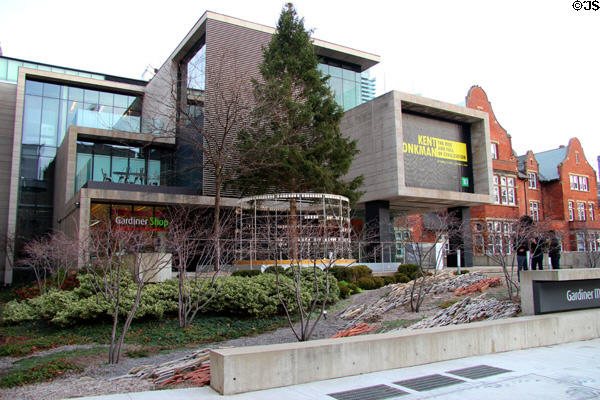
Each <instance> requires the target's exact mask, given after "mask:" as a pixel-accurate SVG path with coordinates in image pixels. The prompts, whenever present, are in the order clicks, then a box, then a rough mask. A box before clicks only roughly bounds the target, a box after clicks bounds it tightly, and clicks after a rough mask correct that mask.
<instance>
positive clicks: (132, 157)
mask: <svg viewBox="0 0 600 400" xmlns="http://www.w3.org/2000/svg"><path fill="white" fill-rule="evenodd" d="M172 167H173V166H172V156H171V152H169V151H167V150H163V149H160V148H152V147H150V148H148V147H147V148H142V147H136V146H123V145H116V144H108V143H92V142H83V141H79V142H77V171H76V178H75V191H77V190H79V189H80V188H81V187H82V186H83V185H84V184H85V183H86V182H88V181H90V180H91V181H100V182H102V181H103V182H116V183H130V184H137V185H154V186H158V185H168V184H169V182H168V176H169V173H170V172H172Z"/></svg>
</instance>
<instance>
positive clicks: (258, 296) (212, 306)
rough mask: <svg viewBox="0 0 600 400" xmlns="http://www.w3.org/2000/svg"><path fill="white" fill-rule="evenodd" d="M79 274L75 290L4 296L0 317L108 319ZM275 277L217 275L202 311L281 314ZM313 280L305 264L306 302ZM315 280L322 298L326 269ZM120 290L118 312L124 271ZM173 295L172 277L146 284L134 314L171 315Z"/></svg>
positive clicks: (132, 289) (126, 283) (130, 293)
mask: <svg viewBox="0 0 600 400" xmlns="http://www.w3.org/2000/svg"><path fill="white" fill-rule="evenodd" d="M287 275H288V274H281V275H279V279H280V282H281V284H282V285H281V287H283V288H285V287H286V286H290V285H293V282H292V280H291V278H290V277H289V276H287ZM78 278H79V281H80V286H79V287H77V288H75V289H74V290H71V291H65V290H51V291H50V292H48V293H47V294H44V295H42V296H38V297H35V298H33V299H29V300H24V301H17V300H13V301H10V302H8V303H7V304H6V305H5V307H4V311H3V314H2V320H3V321H4V322H5V323H8V324H17V323H21V322H25V321H31V320H37V319H43V320H47V321H49V322H50V323H52V324H54V325H58V326H69V325H74V324H77V323H80V322H86V321H94V320H98V319H108V318H109V317H110V316H111V313H112V304H111V303H110V302H108V301H106V300H104V299H103V298H102V297H101V296H98V295H96V292H95V291H94V289H93V285H92V283H93V280H92V276H91V275H89V274H79V276H78ZM276 278H277V277H276V276H275V274H261V275H258V276H252V277H239V276H235V277H234V276H232V277H228V278H218V279H217V287H218V288H219V291H218V293H217V295H216V296H215V297H214V298H213V299H212V301H210V303H209V304H208V305H207V306H206V307H205V308H204V309H203V310H202V312H203V313H215V314H219V315H229V316H248V317H257V318H259V317H260V318H263V317H268V316H273V315H275V314H279V313H281V312H282V311H283V309H282V306H281V304H280V301H279V298H278V295H277V289H276V284H275V280H276ZM329 279H330V293H329V299H328V303H333V302H336V301H337V300H339V296H340V291H339V288H338V285H337V280H336V279H335V277H333V276H331V275H330V276H329ZM314 282H315V279H314V273H313V272H312V270H311V269H306V270H303V271H302V280H301V291H300V297H301V299H302V302H303V305H304V306H305V307H306V306H307V305H308V304H309V303H310V302H311V301H312V300H313V299H314V292H315V286H314ZM317 282H318V285H319V296H318V300H319V301H322V300H323V299H325V274H324V273H323V272H322V271H321V270H318V272H317ZM208 283H209V280H208V279H205V280H200V284H201V285H208ZM186 284H187V285H191V284H192V283H191V281H188V282H187V283H186ZM120 290H121V305H122V307H121V310H122V316H125V315H126V313H127V311H128V310H129V309H130V307H131V306H132V305H133V302H134V300H135V293H136V285H135V283H134V282H133V280H132V277H131V275H130V274H123V277H122V279H121V281H120ZM213 290H214V289H213ZM200 293H203V295H204V296H211V295H212V294H213V293H214V292H213V291H210V290H202V291H200ZM282 297H283V298H284V300H285V301H286V303H287V305H288V308H289V309H290V310H291V311H292V312H295V311H297V310H296V308H297V307H295V298H296V295H295V293H294V292H293V291H292V290H290V289H283V290H282ZM177 298H178V281H177V280H175V279H172V280H168V281H165V282H161V283H155V284H148V285H147V286H146V287H145V288H144V291H143V294H142V298H141V301H140V304H139V306H138V309H137V311H136V314H135V316H134V318H135V319H141V318H155V319H161V318H163V317H164V316H165V315H167V314H169V315H174V314H176V313H177Z"/></svg>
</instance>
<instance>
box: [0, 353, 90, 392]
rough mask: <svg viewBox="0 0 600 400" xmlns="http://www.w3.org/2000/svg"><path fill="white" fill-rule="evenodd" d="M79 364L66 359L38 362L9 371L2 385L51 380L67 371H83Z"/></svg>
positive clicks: (27, 383) (0, 383) (1, 381)
mask: <svg viewBox="0 0 600 400" xmlns="http://www.w3.org/2000/svg"><path fill="white" fill-rule="evenodd" d="M81 370H82V369H81V367H79V366H78V365H76V364H74V363H72V362H70V361H66V360H64V359H59V360H54V361H49V362H45V363H42V364H37V365H36V366H34V367H31V368H27V369H18V370H16V371H12V372H9V373H8V374H6V375H4V376H3V377H1V378H0V387H2V388H9V387H13V386H23V385H29V384H31V383H36V382H45V381H51V380H52V379H54V378H56V377H57V376H60V375H63V374H64V373H65V372H67V371H77V372H79V371H81Z"/></svg>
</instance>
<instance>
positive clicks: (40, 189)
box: [8, 65, 142, 240]
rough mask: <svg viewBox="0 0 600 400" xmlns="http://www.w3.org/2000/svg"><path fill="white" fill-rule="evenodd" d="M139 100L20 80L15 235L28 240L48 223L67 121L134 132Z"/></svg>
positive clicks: (137, 117) (41, 231) (138, 121)
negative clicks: (21, 100) (22, 87)
mask: <svg viewBox="0 0 600 400" xmlns="http://www.w3.org/2000/svg"><path fill="white" fill-rule="evenodd" d="M8 67H10V65H8ZM141 105H142V99H141V97H136V96H128V95H124V94H118V93H109V92H105V91H99V90H91V89H83V88H78V87H71V86H66V85H58V84H55V83H49V82H38V81H34V80H27V81H26V82H25V102H24V106H23V125H22V128H23V130H22V138H21V167H20V168H21V170H20V173H19V176H20V183H19V186H20V188H19V201H18V209H17V238H20V239H24V240H30V239H31V238H34V237H37V236H39V235H41V234H44V233H46V232H48V231H50V230H51V229H52V208H53V195H52V190H53V187H54V164H55V162H54V158H55V156H56V150H57V148H58V147H59V146H60V145H61V143H62V141H63V138H64V136H65V133H66V131H67V129H68V128H69V126H71V125H78V126H85V127H91V128H101V129H118V130H125V131H130V132H139V131H140V118H141V116H140V114H141ZM134 158H135V157H134ZM132 165H133V167H134V168H135V167H137V168H139V164H136V163H135V162H133V163H132ZM100 169H102V167H100ZM104 171H105V172H106V173H107V174H108V175H109V176H110V175H112V174H113V170H112V169H110V168H104ZM138 171H139V169H138ZM117 179H118V178H117Z"/></svg>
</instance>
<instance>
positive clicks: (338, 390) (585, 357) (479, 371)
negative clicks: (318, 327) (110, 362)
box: [88, 339, 600, 400]
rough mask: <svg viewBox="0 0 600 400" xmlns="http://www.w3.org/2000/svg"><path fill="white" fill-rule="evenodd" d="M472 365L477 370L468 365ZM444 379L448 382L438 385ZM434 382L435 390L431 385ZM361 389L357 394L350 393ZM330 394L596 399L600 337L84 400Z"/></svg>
mask: <svg viewBox="0 0 600 400" xmlns="http://www.w3.org/2000/svg"><path fill="white" fill-rule="evenodd" d="M481 366H487V367H488V368H485V367H483V368H482V367H481ZM471 367H479V368H475V369H470V368H471ZM490 374H491V375H490ZM482 375H488V376H482ZM467 376H470V377H467ZM420 378H426V379H420ZM394 382H396V383H394ZM448 383H452V384H451V385H449V386H441V387H440V386H439V385H443V384H448ZM436 385H438V387H437V388H431V387H435V386H436ZM409 386H410V387H409ZM427 386H429V388H427ZM368 388H370V389H368ZM361 389H363V391H362V392H351V393H350V392H349V391H354V390H361ZM365 389H368V390H365ZM382 396H383V397H382ZM334 398H338V399H394V398H399V399H406V400H410V399H461V400H469V399H477V400H481V399H484V400H496V399H507V400H518V399H543V400H550V399H581V400H583V399H598V398H600V339H593V340H586V341H579V342H572V343H565V344H559V345H553V346H545V347H536V348H530V349H525V350H517V351H508V352H504V353H495V354H487V355H482V356H475V357H467V358H461V359H456V360H450V361H443V362H436V363H431V364H426V365H419V366H414V367H407V368H400V369H393V370H388V371H380V372H374V373H369V374H362V375H357V376H348V377H344V378H337V379H329V380H325V381H318V382H311V383H305V384H301V385H294V386H288V387H282V388H276V389H269V390H261V391H256V392H248V393H242V394H237V395H230V396H222V395H220V394H218V393H217V392H215V391H214V390H213V389H211V388H210V387H203V388H193V389H179V390H160V391H152V392H143V393H127V394H117V395H108V396H99V397H89V398H88V399H97V400H100V399H102V400H142V399H143V400H154V399H156V400H158V399H161V400H162V399H172V400H176V399H177V400H188V399H190V400H191V399H256V400H258V399H261V400H268V399H273V400H283V399H285V400H292V399H298V400H306V399H334Z"/></svg>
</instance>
